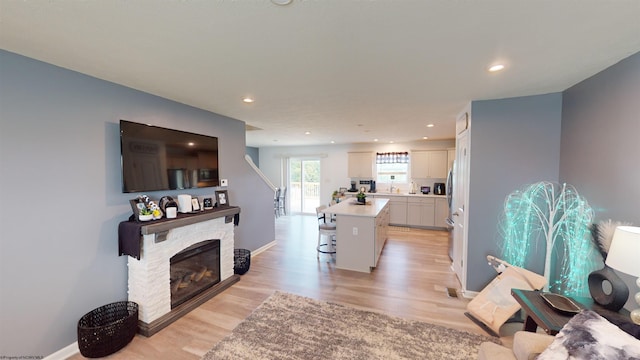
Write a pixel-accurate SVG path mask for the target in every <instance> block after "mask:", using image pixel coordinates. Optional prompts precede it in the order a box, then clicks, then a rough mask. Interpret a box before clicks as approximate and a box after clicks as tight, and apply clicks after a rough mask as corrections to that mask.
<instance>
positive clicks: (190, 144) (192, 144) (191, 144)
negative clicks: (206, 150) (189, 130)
mask: <svg viewBox="0 0 640 360" xmlns="http://www.w3.org/2000/svg"><path fill="white" fill-rule="evenodd" d="M187 145H189V146H194V145H195V143H192V142H190V143H188V144H187Z"/></svg>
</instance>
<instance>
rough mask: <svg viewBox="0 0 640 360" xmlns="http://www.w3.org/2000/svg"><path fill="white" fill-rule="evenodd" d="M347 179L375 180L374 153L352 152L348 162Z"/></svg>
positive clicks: (349, 154)
mask: <svg viewBox="0 0 640 360" xmlns="http://www.w3.org/2000/svg"><path fill="white" fill-rule="evenodd" d="M347 177H350V178H365V179H372V178H373V153H372V152H350V153H348V161H347Z"/></svg>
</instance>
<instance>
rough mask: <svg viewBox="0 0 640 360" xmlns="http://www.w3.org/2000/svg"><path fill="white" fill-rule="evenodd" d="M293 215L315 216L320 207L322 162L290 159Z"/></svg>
mask: <svg viewBox="0 0 640 360" xmlns="http://www.w3.org/2000/svg"><path fill="white" fill-rule="evenodd" d="M288 186H289V194H290V195H289V199H290V202H289V204H290V205H289V206H290V211H291V213H303V214H315V212H316V207H318V205H320V160H319V159H302V158H291V159H289V182H288Z"/></svg>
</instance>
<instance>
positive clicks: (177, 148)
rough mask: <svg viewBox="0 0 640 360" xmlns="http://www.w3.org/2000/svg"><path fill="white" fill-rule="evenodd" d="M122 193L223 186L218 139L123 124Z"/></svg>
mask: <svg viewBox="0 0 640 360" xmlns="http://www.w3.org/2000/svg"><path fill="white" fill-rule="evenodd" d="M120 154H121V164H122V192H124V193H130V192H143V191H158V190H177V189H193V188H202V187H214V186H219V185H220V178H219V174H218V138H217V137H214V136H205V135H198V134H193V133H189V132H185V131H179V130H172V129H165V128H162V127H157V126H151V125H145V124H138V123H134V122H130V121H126V120H120Z"/></svg>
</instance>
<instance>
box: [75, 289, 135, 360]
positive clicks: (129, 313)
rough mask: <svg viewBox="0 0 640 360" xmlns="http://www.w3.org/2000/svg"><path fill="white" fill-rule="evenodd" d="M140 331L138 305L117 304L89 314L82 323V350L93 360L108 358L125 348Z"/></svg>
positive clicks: (128, 302) (79, 338)
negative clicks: (95, 359)
mask: <svg viewBox="0 0 640 360" xmlns="http://www.w3.org/2000/svg"><path fill="white" fill-rule="evenodd" d="M137 330H138V304H136V303H134V302H131V301H120V302H114V303H111V304H107V305H104V306H101V307H99V308H97V309H94V310H92V311H90V312H88V313H86V314H85V315H84V316H83V317H81V318H80V320H79V321H78V347H79V348H80V353H81V354H82V355H83V356H85V357H89V358H97V357H104V356H107V355H109V354H113V353H114V352H116V351H118V350H120V349H122V348H123V347H125V346H126V345H127V344H128V343H129V342H131V340H132V339H133V337H134V336H135V334H136V331H137Z"/></svg>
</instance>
